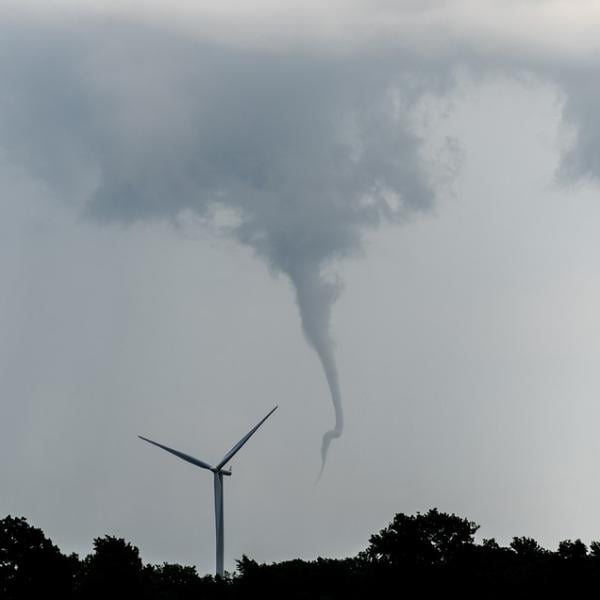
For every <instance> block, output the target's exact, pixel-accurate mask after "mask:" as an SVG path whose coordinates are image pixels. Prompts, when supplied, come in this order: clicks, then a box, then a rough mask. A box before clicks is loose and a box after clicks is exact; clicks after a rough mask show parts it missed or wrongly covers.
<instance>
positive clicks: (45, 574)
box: [0, 515, 79, 600]
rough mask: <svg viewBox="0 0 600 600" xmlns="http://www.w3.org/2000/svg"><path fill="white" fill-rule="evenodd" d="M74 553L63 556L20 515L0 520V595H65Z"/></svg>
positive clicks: (6, 599) (11, 598) (8, 599)
mask: <svg viewBox="0 0 600 600" xmlns="http://www.w3.org/2000/svg"><path fill="white" fill-rule="evenodd" d="M78 562H79V561H78V559H77V557H76V556H75V555H72V556H70V557H67V556H64V555H63V554H62V553H61V552H60V550H59V549H58V548H57V547H56V546H55V545H54V544H52V542H51V541H50V540H49V539H48V538H47V537H46V536H45V535H44V533H43V531H42V530H41V529H38V528H36V527H32V526H31V525H29V524H28V523H27V520H26V519H24V518H22V517H11V516H10V515H9V516H7V517H6V518H4V519H2V520H1V521H0V598H2V600H16V599H20V598H24V599H25V598H26V599H30V598H41V597H44V596H48V597H58V598H69V597H70V596H71V590H72V583H73V577H74V573H75V572H76V570H77V568H78Z"/></svg>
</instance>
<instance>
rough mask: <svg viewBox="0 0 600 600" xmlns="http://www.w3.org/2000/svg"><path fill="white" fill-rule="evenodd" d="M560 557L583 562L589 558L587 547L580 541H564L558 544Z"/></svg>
mask: <svg viewBox="0 0 600 600" xmlns="http://www.w3.org/2000/svg"><path fill="white" fill-rule="evenodd" d="M558 556H560V557H561V558H564V559H567V560H581V559H583V558H585V557H586V556H587V546H586V545H585V544H584V543H583V542H582V541H581V540H579V539H577V540H575V541H574V542H572V541H571V540H563V541H562V542H560V543H559V544H558Z"/></svg>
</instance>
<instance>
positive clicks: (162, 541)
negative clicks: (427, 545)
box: [0, 0, 600, 573]
mask: <svg viewBox="0 0 600 600" xmlns="http://www.w3.org/2000/svg"><path fill="white" fill-rule="evenodd" d="M599 33H600V8H598V6H597V3H596V2H593V1H585V0H579V1H577V2H573V1H571V2H558V1H553V0H548V1H543V0H540V1H532V0H529V1H526V0H511V1H510V2H507V1H506V0H505V1H504V2H493V1H483V0H479V1H477V2H473V1H466V0H455V1H446V2H439V1H436V0H430V1H427V2H424V1H420V2H412V1H405V2H387V1H384V0H382V1H371V2H337V3H328V6H327V7H323V6H321V3H316V2H305V3H302V4H301V5H300V4H297V5H294V6H290V7H285V8H282V5H281V3H275V2H266V1H265V2H252V3H249V2H240V1H235V2H234V1H228V2H219V3H207V2H199V3H198V2H194V3H192V2H187V1H183V0H178V1H175V2H171V3H169V4H168V6H167V5H165V4H164V3H161V2H139V1H132V0H129V1H126V2H123V1H121V2H103V3H98V2H92V1H87V2H81V1H80V2H72V1H68V0H61V1H57V2H53V3H52V4H51V5H50V4H49V3H47V2H44V3H42V2H37V1H33V0H32V1H29V2H19V3H16V2H12V1H11V0H4V1H3V2H1V3H0V77H1V78H2V81H3V85H2V89H1V90H0V189H1V190H2V193H1V194H0V278H1V279H0V332H1V335H0V398H1V399H2V400H1V403H0V417H1V418H0V480H1V481H2V482H3V484H2V487H1V488H0V513H1V514H3V515H6V514H12V515H23V516H26V517H27V518H28V519H29V520H30V522H31V523H32V524H34V525H36V526H38V527H41V528H42V529H44V531H45V532H46V533H47V534H48V535H49V536H50V537H51V538H52V539H53V541H54V542H55V543H57V544H58V545H59V546H60V547H61V549H62V550H63V551H66V552H71V551H74V552H78V553H80V554H81V555H85V554H87V553H88V552H90V550H91V547H92V541H93V538H94V537H97V536H101V535H104V534H112V535H118V536H121V537H125V538H126V539H127V540H129V541H131V542H132V543H134V544H136V545H137V546H138V547H139V548H140V551H141V554H142V556H143V557H144V559H145V560H147V561H150V562H157V563H160V562H164V561H167V562H181V563H185V564H194V565H196V566H197V567H198V570H199V572H200V573H207V572H211V571H212V570H213V568H214V515H213V491H212V481H211V479H212V477H211V476H210V473H207V472H205V471H202V470H199V469H196V468H194V467H193V466H191V465H189V464H186V463H184V462H182V461H178V460H177V459H175V458H174V457H173V456H170V455H168V454H166V453H164V452H161V451H160V450H158V449H156V448H153V447H150V446H148V445H147V444H145V443H143V442H141V441H140V440H139V439H138V438H137V437H136V436H137V435H144V436H146V437H149V438H152V439H155V440H157V441H159V442H162V443H164V444H167V445H169V446H173V447H176V448H178V449H180V450H182V451H184V452H187V453H189V454H192V455H195V456H197V457H199V458H200V459H202V460H205V461H207V462H212V463H215V462H218V460H219V459H220V458H221V457H222V456H223V454H224V453H225V452H226V451H227V450H228V449H229V448H230V447H231V446H232V445H233V444H234V443H235V442H236V441H237V440H238V439H239V438H240V437H241V436H242V435H243V434H244V433H246V431H247V430H249V429H250V428H251V427H252V426H253V425H254V424H255V423H256V422H257V421H258V420H259V419H260V418H261V417H262V416H263V415H264V414H266V412H267V411H268V410H270V409H271V408H272V407H273V406H275V405H279V410H278V411H277V412H276V413H274V415H273V416H272V417H271V418H270V419H269V420H268V421H267V422H266V423H265V424H264V426H263V427H262V428H261V430H260V431H259V432H258V433H257V434H256V435H255V436H254V437H253V438H252V440H251V441H250V442H248V444H247V446H245V447H244V449H243V450H242V451H241V452H240V453H239V454H238V455H236V457H235V458H234V460H233V474H234V475H233V477H231V478H228V479H227V481H226V487H225V564H226V568H227V569H229V570H232V569H233V568H234V567H235V560H236V559H238V558H240V557H241V556H242V554H246V555H248V556H250V557H252V558H254V559H256V560H258V561H264V562H273V561H280V560H285V559H290V558H296V557H299V558H304V559H313V558H316V557H317V556H328V557H342V556H350V555H353V554H355V553H357V552H358V551H360V550H362V549H364V548H365V547H366V546H367V544H368V539H369V536H370V535H371V534H372V533H375V532H377V531H378V530H379V529H381V528H383V527H384V526H386V525H387V524H388V523H389V522H390V521H391V519H392V518H393V516H394V514H395V513H397V512H404V513H413V512H416V511H422V512H425V511H427V510H428V509H429V508H432V507H437V508H439V509H440V510H442V511H446V512H454V513H456V514H459V515H461V516H465V517H468V518H469V519H471V520H474V521H475V522H477V523H479V524H480V525H481V529H480V531H479V533H478V536H479V538H483V537H486V538H489V537H495V538H496V539H497V540H498V541H499V542H501V543H509V542H510V540H511V538H512V537H513V536H516V535H527V536H532V537H535V538H536V539H537V540H538V541H539V542H540V543H542V545H545V546H547V547H550V548H554V547H556V545H557V543H558V541H560V540H562V539H565V538H576V537H581V538H582V539H583V540H584V541H585V542H586V543H589V541H590V540H592V539H600V516H599V515H598V512H597V506H598V503H599V501H600V483H599V482H598V478H597V476H596V473H597V463H598V460H599V459H600V438H598V436H597V435H596V432H597V426H598V423H600V403H599V402H598V397H599V396H600V394H599V392H600V370H598V369H597V360H598V356H599V355H600V354H599V352H600V335H599V334H600V318H599V316H598V311H597V307H598V306H599V304H600V280H599V279H598V268H599V266H600V264H599V262H600V260H599V253H598V250H599V247H598V245H599V244H598V241H597V240H598V235H597V233H596V232H597V224H598V223H599V222H600V186H599V179H600V118H599V117H598V113H597V106H598V105H599V103H600V84H598V81H600V79H599V77H598V70H599V67H598V65H599V64H600V62H599V59H600V42H599V40H600V35H599ZM332 397H333V402H332ZM326 432H329V433H326ZM324 434H325V438H324V437H323V436H324ZM324 440H325V441H324ZM324 457H326V464H325V469H324V471H323V474H322V477H321V479H320V481H319V483H318V484H317V485H315V479H316V477H317V475H318V474H319V470H320V469H321V467H322V464H323V458H324Z"/></svg>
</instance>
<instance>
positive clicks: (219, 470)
mask: <svg viewBox="0 0 600 600" xmlns="http://www.w3.org/2000/svg"><path fill="white" fill-rule="evenodd" d="M276 410H277V406H276V407H275V408H273V409H271V410H270V411H269V413H268V414H267V416H266V417H263V418H262V419H261V420H260V422H259V423H258V425H256V426H255V427H253V428H252V429H251V430H250V431H249V432H248V433H247V434H246V435H245V436H244V437H243V438H242V439H241V440H240V441H239V442H238V443H237V444H236V445H235V446H234V447H233V448H232V449H231V450H229V452H227V453H226V454H225V456H223V458H222V460H221V462H220V463H219V464H218V465H216V466H215V467H211V466H210V465H209V464H208V463H205V462H204V461H203V460H200V459H198V458H194V457H193V456H190V455H189V454H184V453H183V452H179V450H173V448H169V447H168V446H163V445H162V444H159V443H158V442H154V441H152V440H149V439H148V438H145V437H143V436H141V435H138V437H139V438H140V439H142V440H144V441H145V442H149V443H150V444H154V445H155V446H158V447H159V448H162V449H163V450H166V451H167V452H170V453H171V454H174V455H175V456H178V457H179V458H181V459H183V460H185V461H187V462H189V463H192V464H193V465H196V466H197V467H200V468H201V469H208V470H209V471H212V472H213V478H214V483H215V529H216V541H217V569H216V573H217V575H220V576H221V577H222V576H223V549H224V543H223V540H224V522H223V476H224V475H226V476H229V475H231V469H229V470H225V469H224V467H225V465H226V464H227V463H228V462H229V461H230V460H231V459H232V458H233V457H234V456H235V455H236V454H237V453H238V452H239V451H240V449H241V448H242V446H243V445H244V444H245V443H246V442H247V441H248V440H249V439H250V438H251V437H252V436H253V435H254V433H255V431H256V430H257V429H258V428H259V427H260V426H261V425H262V424H263V423H264V422H265V421H266V420H267V419H268V418H269V417H270V416H271V415H272V414H273V413H274V412H275V411H276Z"/></svg>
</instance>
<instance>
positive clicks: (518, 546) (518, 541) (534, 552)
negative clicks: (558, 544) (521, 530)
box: [510, 536, 547, 559]
mask: <svg viewBox="0 0 600 600" xmlns="http://www.w3.org/2000/svg"><path fill="white" fill-rule="evenodd" d="M510 547H511V548H512V549H513V550H514V551H515V552H516V553H517V556H519V557H520V558H527V559H531V558H540V557H541V556H543V555H544V554H546V553H547V550H544V548H542V547H541V546H540V545H539V544H538V543H537V542H536V541H535V540H534V539H533V538H530V537H524V536H523V537H514V538H513V540H512V542H511V543H510Z"/></svg>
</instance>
